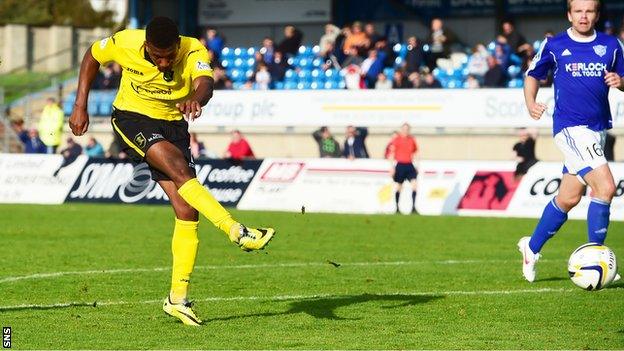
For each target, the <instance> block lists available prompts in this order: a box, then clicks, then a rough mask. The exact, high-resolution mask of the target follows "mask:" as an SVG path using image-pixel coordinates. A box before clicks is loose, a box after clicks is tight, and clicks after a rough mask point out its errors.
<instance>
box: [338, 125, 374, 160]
mask: <svg viewBox="0 0 624 351" xmlns="http://www.w3.org/2000/svg"><path fill="white" fill-rule="evenodd" d="M367 136H368V128H366V127H357V128H355V127H354V126H348V127H347V130H346V135H345V141H344V147H343V148H342V157H345V158H348V159H350V160H353V159H356V158H368V150H366V143H365V141H366V137H367Z"/></svg>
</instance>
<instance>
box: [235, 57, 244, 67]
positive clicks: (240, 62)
mask: <svg viewBox="0 0 624 351" xmlns="http://www.w3.org/2000/svg"><path fill="white" fill-rule="evenodd" d="M232 66H233V67H234V68H237V69H242V68H243V66H246V64H245V61H244V60H243V59H242V58H240V57H239V58H237V59H235V60H234V64H233V65H232Z"/></svg>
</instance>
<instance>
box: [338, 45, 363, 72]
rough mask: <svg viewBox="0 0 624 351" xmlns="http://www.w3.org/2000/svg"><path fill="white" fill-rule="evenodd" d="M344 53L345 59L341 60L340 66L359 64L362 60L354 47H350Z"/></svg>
mask: <svg viewBox="0 0 624 351" xmlns="http://www.w3.org/2000/svg"><path fill="white" fill-rule="evenodd" d="M345 54H346V55H347V56H346V57H345V59H344V60H343V61H342V64H341V65H340V66H341V67H348V66H350V65H356V66H361V65H362V62H364V60H363V59H362V58H361V57H360V55H358V51H357V49H356V48H350V49H347V50H345Z"/></svg>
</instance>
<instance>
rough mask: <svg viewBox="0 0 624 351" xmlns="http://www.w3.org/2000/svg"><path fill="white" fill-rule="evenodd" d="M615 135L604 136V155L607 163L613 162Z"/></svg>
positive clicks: (608, 133)
mask: <svg viewBox="0 0 624 351" xmlns="http://www.w3.org/2000/svg"><path fill="white" fill-rule="evenodd" d="M614 150H615V135H613V134H611V133H610V132H607V134H606V136H605V146H604V155H605V158H606V159H607V161H609V162H613V161H615V152H614Z"/></svg>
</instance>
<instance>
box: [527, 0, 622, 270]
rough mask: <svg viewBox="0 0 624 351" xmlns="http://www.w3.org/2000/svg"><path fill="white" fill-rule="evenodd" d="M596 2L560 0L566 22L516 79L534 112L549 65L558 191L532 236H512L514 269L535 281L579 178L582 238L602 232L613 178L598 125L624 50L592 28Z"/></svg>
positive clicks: (536, 114) (540, 107) (608, 123)
mask: <svg viewBox="0 0 624 351" xmlns="http://www.w3.org/2000/svg"><path fill="white" fill-rule="evenodd" d="M599 9H600V2H599V0H568V12H567V14H568V20H569V21H570V22H571V23H572V27H571V28H569V29H568V30H567V31H565V32H562V33H559V34H558V35H556V36H555V37H553V38H549V39H545V40H544V42H543V43H542V46H541V48H540V50H539V52H538V53H537V54H536V56H535V57H534V59H533V62H532V64H531V66H530V67H529V70H528V71H527V75H526V78H525V81H524V97H525V101H526V105H527V108H528V110H529V113H530V115H531V117H532V118H533V119H535V120H537V119H540V117H541V116H542V114H543V113H544V111H545V110H546V105H545V104H543V103H539V102H537V101H536V97H537V91H538V89H539V80H541V79H544V78H546V75H547V74H548V71H549V70H551V69H552V70H553V72H554V93H555V111H554V114H553V134H554V138H555V144H556V145H557V147H558V148H559V149H560V150H561V152H562V153H563V155H564V167H563V176H562V180H561V185H560V188H559V193H558V194H557V196H556V197H555V198H553V199H552V201H550V203H548V205H546V208H545V209H544V212H543V213H542V217H541V219H540V220H539V222H538V224H537V226H536V228H535V231H534V232H533V235H532V236H531V237H528V236H527V237H523V238H522V239H520V241H519V242H518V249H519V250H520V252H521V253H522V255H523V266H522V273H523V274H524V277H525V278H526V280H528V281H529V282H532V281H534V280H535V263H536V262H537V260H538V259H539V257H540V254H539V252H540V251H541V249H542V247H543V246H544V244H545V243H546V241H547V240H548V239H550V238H551V237H552V236H553V235H554V234H555V233H556V232H557V231H558V230H559V228H560V227H561V226H562V225H563V223H564V222H565V221H566V220H567V219H568V211H570V210H571V209H572V208H573V207H574V206H576V205H577V204H578V203H579V201H580V200H581V197H582V196H583V194H584V193H585V186H586V185H589V186H590V187H591V188H592V190H593V193H592V199H591V203H590V205H589V209H588V211H587V230H588V240H589V242H596V243H600V244H602V243H604V241H605V238H606V236H607V228H608V226H609V207H610V204H611V199H613V196H614V194H615V183H614V181H613V175H612V174H611V170H610V169H609V165H608V164H607V160H606V159H605V157H604V153H603V147H604V142H605V135H606V131H607V129H611V127H612V120H611V112H610V108H609V100H608V94H609V89H610V88H617V89H620V90H624V78H622V76H624V49H623V48H622V46H621V44H620V43H619V42H618V40H617V39H616V38H615V37H613V36H609V35H606V34H603V33H599V32H597V31H596V30H595V29H594V27H595V25H596V22H597V21H598V15H599Z"/></svg>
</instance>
